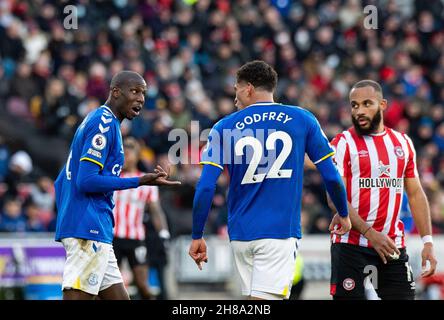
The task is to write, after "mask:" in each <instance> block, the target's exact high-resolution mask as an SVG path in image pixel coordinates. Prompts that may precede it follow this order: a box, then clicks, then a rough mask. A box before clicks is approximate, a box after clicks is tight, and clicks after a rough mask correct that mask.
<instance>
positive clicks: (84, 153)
mask: <svg viewBox="0 0 444 320" xmlns="http://www.w3.org/2000/svg"><path fill="white" fill-rule="evenodd" d="M80 161H91V162H93V163H95V164H97V165H98V166H100V168H101V170H100V174H101V175H104V176H120V172H121V170H122V166H123V161H124V154H123V144H122V135H121V132H120V122H119V120H118V119H117V118H116V116H115V115H114V114H113V113H112V111H111V110H110V109H109V108H108V107H107V106H105V105H103V106H101V107H100V108H98V109H97V110H94V111H92V112H91V113H89V114H88V116H87V117H86V118H85V119H84V120H83V122H82V124H81V125H80V126H79V128H78V129H77V131H76V133H75V135H74V139H73V141H72V144H71V149H70V153H69V156H68V160H67V162H66V164H65V166H64V167H63V169H62V170H61V171H60V173H59V175H58V177H57V179H56V182H55V191H56V205H57V211H58V213H57V227H56V235H55V238H56V240H57V241H60V240H61V239H63V238H69V237H74V238H81V239H89V240H96V241H100V242H105V243H112V241H113V227H114V217H113V208H114V200H113V192H106V193H83V192H80V191H79V190H78V188H77V185H76V180H77V175H78V170H79V166H80Z"/></svg>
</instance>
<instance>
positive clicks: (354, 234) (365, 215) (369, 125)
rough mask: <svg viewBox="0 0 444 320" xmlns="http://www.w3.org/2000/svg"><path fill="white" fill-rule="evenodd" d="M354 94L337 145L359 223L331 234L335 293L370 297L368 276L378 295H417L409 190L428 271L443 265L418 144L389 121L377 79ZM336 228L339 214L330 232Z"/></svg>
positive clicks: (354, 221)
mask: <svg viewBox="0 0 444 320" xmlns="http://www.w3.org/2000/svg"><path fill="white" fill-rule="evenodd" d="M349 97H350V104H351V114H352V122H353V127H352V128H350V129H349V130H347V131H344V132H342V133H340V134H338V135H337V136H336V137H335V138H334V139H333V141H332V143H331V144H332V146H333V147H334V148H335V151H336V153H335V163H336V165H337V168H338V170H339V173H340V174H341V175H342V177H343V179H344V183H345V185H346V189H347V198H348V201H349V203H350V204H351V208H350V219H351V221H352V225H353V229H352V230H350V232H348V233H346V234H344V235H342V236H339V235H336V234H332V237H331V238H332V248H331V255H332V274H331V294H332V296H333V298H334V299H365V298H366V295H365V292H366V291H365V286H364V279H365V277H366V276H368V275H369V279H371V281H372V285H373V287H374V288H375V290H376V292H377V294H378V296H379V298H381V299H414V296H415V282H414V279H413V275H412V271H411V267H410V265H409V262H408V255H407V253H406V248H405V241H404V226H403V223H402V221H401V220H400V219H399V212H400V208H401V201H402V196H403V192H404V190H405V191H406V192H407V195H408V199H409V205H410V208H411V211H412V214H413V218H414V221H415V224H416V227H417V228H418V230H419V233H420V235H421V236H422V240H423V242H424V248H423V250H422V266H423V273H422V276H423V277H427V276H430V275H432V274H433V273H434V272H435V268H436V259H435V256H434V252H433V242H432V231H431V223H430V210H429V205H428V202H427V199H426V196H425V194H424V191H423V189H422V187H421V184H420V180H419V177H418V171H417V169H416V154H415V148H414V146H413V143H412V141H411V140H410V138H409V137H408V136H407V135H406V134H404V133H400V132H397V131H395V130H393V129H390V128H387V127H385V126H384V122H383V111H384V110H385V109H386V107H387V100H385V99H383V96H382V90H381V86H380V85H379V84H378V83H377V82H374V81H371V80H363V81H359V82H358V83H356V84H355V85H354V86H353V87H352V89H351V91H350V96H349ZM333 208H334V207H333ZM353 209H354V210H353ZM337 227H338V225H337V221H336V219H335V218H334V219H333V220H332V224H331V225H330V230H334V229H335V228H337ZM427 261H428V262H429V265H428V266H427ZM372 267H373V268H372ZM375 268H376V269H375Z"/></svg>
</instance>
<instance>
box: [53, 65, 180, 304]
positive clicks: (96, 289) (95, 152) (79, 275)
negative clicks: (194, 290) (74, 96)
mask: <svg viewBox="0 0 444 320" xmlns="http://www.w3.org/2000/svg"><path fill="white" fill-rule="evenodd" d="M145 91H146V83H145V80H144V79H143V78H142V77H141V76H140V75H139V74H138V73H135V72H132V71H122V72H120V73H118V74H116V75H115V76H114V77H113V78H112V80H111V85H110V93H109V97H108V100H107V101H106V103H105V104H104V105H102V106H101V107H100V108H98V109H97V110H95V111H92V112H91V113H89V114H88V116H87V117H86V118H85V120H84V121H83V122H82V124H81V125H80V126H79V128H78V129H77V131H76V133H75V136H74V139H73V142H72V144H71V149H70V153H69V156H68V160H67V162H66V164H65V166H64V167H63V169H62V170H61V172H60V174H59V176H58V177H57V180H56V182H55V189H56V204H57V209H58V214H57V228H56V235H55V239H56V241H61V242H62V243H63V246H64V247H65V249H66V263H65V268H64V272H63V284H62V290H63V298H64V299H93V298H94V297H95V296H99V297H100V298H101V299H129V297H128V293H127V292H126V289H125V287H124V285H123V281H122V276H121V274H120V271H119V268H118V266H117V260H116V258H115V255H114V251H113V248H112V241H113V226H114V218H113V207H114V203H113V191H114V190H123V189H129V188H137V187H138V186H141V185H175V184H180V182H178V181H169V180H167V177H168V175H167V173H166V172H165V171H164V170H163V168H162V167H160V166H157V168H156V169H155V170H154V173H149V174H146V175H144V176H141V177H135V178H119V175H120V171H121V170H122V166H123V162H124V153H123V146H122V136H121V132H120V123H121V122H122V120H123V119H125V118H126V119H129V120H132V119H133V118H135V117H136V116H138V115H139V112H140V110H141V109H142V106H143V103H144V101H145V98H144V96H145Z"/></svg>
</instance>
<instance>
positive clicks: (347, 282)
mask: <svg viewBox="0 0 444 320" xmlns="http://www.w3.org/2000/svg"><path fill="white" fill-rule="evenodd" d="M342 286H343V287H344V289H345V290H347V291H351V290H353V289H354V288H355V280H353V279H352V278H347V279H344V281H343V282H342Z"/></svg>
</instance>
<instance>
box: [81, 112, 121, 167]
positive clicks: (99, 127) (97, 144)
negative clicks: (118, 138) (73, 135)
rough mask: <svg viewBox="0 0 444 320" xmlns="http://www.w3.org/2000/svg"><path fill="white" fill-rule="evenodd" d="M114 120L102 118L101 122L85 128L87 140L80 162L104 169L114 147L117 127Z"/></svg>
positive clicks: (95, 122) (94, 122)
mask: <svg viewBox="0 0 444 320" xmlns="http://www.w3.org/2000/svg"><path fill="white" fill-rule="evenodd" d="M112 120H113V119H112V118H106V117H105V116H102V117H101V119H100V121H93V122H92V123H90V124H88V125H86V126H85V129H84V130H85V134H84V137H85V138H84V139H85V140H84V144H83V149H82V154H81V156H80V161H85V160H86V161H91V162H93V163H95V164H97V165H99V166H100V168H101V169H103V167H104V166H105V162H106V159H107V158H108V156H109V154H110V150H111V148H112V145H113V132H114V130H115V125H114V123H113V122H112ZM120 151H122V152H123V150H119V152H120Z"/></svg>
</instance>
